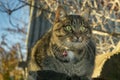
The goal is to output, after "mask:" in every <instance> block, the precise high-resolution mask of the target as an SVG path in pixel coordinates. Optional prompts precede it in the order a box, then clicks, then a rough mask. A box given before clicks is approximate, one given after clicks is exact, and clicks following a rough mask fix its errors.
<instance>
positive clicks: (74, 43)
mask: <svg viewBox="0 0 120 80" xmlns="http://www.w3.org/2000/svg"><path fill="white" fill-rule="evenodd" d="M95 53H96V46H95V43H94V40H93V38H92V29H91V26H90V25H89V23H88V21H87V20H85V19H84V18H83V17H81V16H80V15H68V14H67V13H66V11H65V10H64V8H63V7H61V6H59V7H58V9H57V11H56V16H55V21H54V24H53V27H52V28H51V29H50V31H48V32H47V33H46V34H45V35H44V36H43V37H42V38H41V39H40V40H39V41H38V42H37V43H36V44H35V46H34V47H33V49H32V60H33V61H34V64H35V65H36V66H37V68H38V70H39V71H53V72H57V73H60V74H62V73H63V74H66V75H68V76H69V77H70V78H69V80H72V77H74V76H77V77H78V78H79V80H82V79H80V78H82V77H83V78H84V77H85V78H87V79H85V80H91V75H92V73H93V69H94V60H95ZM31 65H32V66H34V65H33V64H31ZM53 76H54V75H53ZM53 76H51V78H52V77H53ZM38 80H42V79H38ZM43 80H44V79H43ZM50 80H52V79H50ZM66 80H67V79H66Z"/></svg>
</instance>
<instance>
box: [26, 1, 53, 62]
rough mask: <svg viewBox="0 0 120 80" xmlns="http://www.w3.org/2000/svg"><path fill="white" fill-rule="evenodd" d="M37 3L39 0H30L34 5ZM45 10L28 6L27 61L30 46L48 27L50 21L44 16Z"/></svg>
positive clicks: (29, 56)
mask: <svg viewBox="0 0 120 80" xmlns="http://www.w3.org/2000/svg"><path fill="white" fill-rule="evenodd" d="M38 3H39V0H38V1H36V0H32V1H31V4H32V5H36V6H37V4H38ZM45 15H46V12H44V11H43V10H40V9H39V8H36V7H31V8H30V22H29V31H28V40H27V49H28V54H27V55H28V56H27V61H28V62H29V60H30V59H31V48H32V47H33V45H34V44H35V43H36V42H37V40H39V39H40V37H41V36H42V35H43V34H44V33H45V32H46V31H47V30H48V29H49V28H50V26H51V23H50V22H49V21H48V19H46V17H45Z"/></svg>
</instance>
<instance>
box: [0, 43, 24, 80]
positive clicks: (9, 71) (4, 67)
mask: <svg viewBox="0 0 120 80" xmlns="http://www.w3.org/2000/svg"><path fill="white" fill-rule="evenodd" d="M0 63H1V64H0V76H1V78H0V79H2V78H3V79H2V80H13V79H14V80H22V79H23V70H22V69H19V68H18V67H17V66H18V63H19V58H18V52H17V47H16V45H15V46H12V48H11V49H10V51H6V50H5V49H4V48H3V47H2V46H0Z"/></svg>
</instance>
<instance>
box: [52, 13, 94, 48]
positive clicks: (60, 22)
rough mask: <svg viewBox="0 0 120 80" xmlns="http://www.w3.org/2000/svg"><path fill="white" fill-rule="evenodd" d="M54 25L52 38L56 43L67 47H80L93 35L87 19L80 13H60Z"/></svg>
mask: <svg viewBox="0 0 120 80" xmlns="http://www.w3.org/2000/svg"><path fill="white" fill-rule="evenodd" d="M57 17H58V18H57V20H56V21H55V23H54V26H53V31H52V32H53V33H52V36H53V37H52V38H53V41H54V43H55V44H57V45H58V46H60V47H64V48H66V49H80V48H82V47H83V46H86V45H87V43H88V42H89V40H90V38H91V37H92V31H91V28H90V26H89V24H88V22H87V21H85V20H84V18H82V17H81V16H80V15H66V14H65V13H64V15H61V16H60V14H59V16H57Z"/></svg>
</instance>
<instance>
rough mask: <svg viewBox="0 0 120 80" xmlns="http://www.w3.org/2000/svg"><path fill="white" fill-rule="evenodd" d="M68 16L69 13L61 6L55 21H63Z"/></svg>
mask: <svg viewBox="0 0 120 80" xmlns="http://www.w3.org/2000/svg"><path fill="white" fill-rule="evenodd" d="M66 15H67V13H66V11H65V9H64V8H63V7H62V6H61V5H59V6H58V8H57V10H56V13H55V21H59V20H62V19H63V18H64V17H66Z"/></svg>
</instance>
